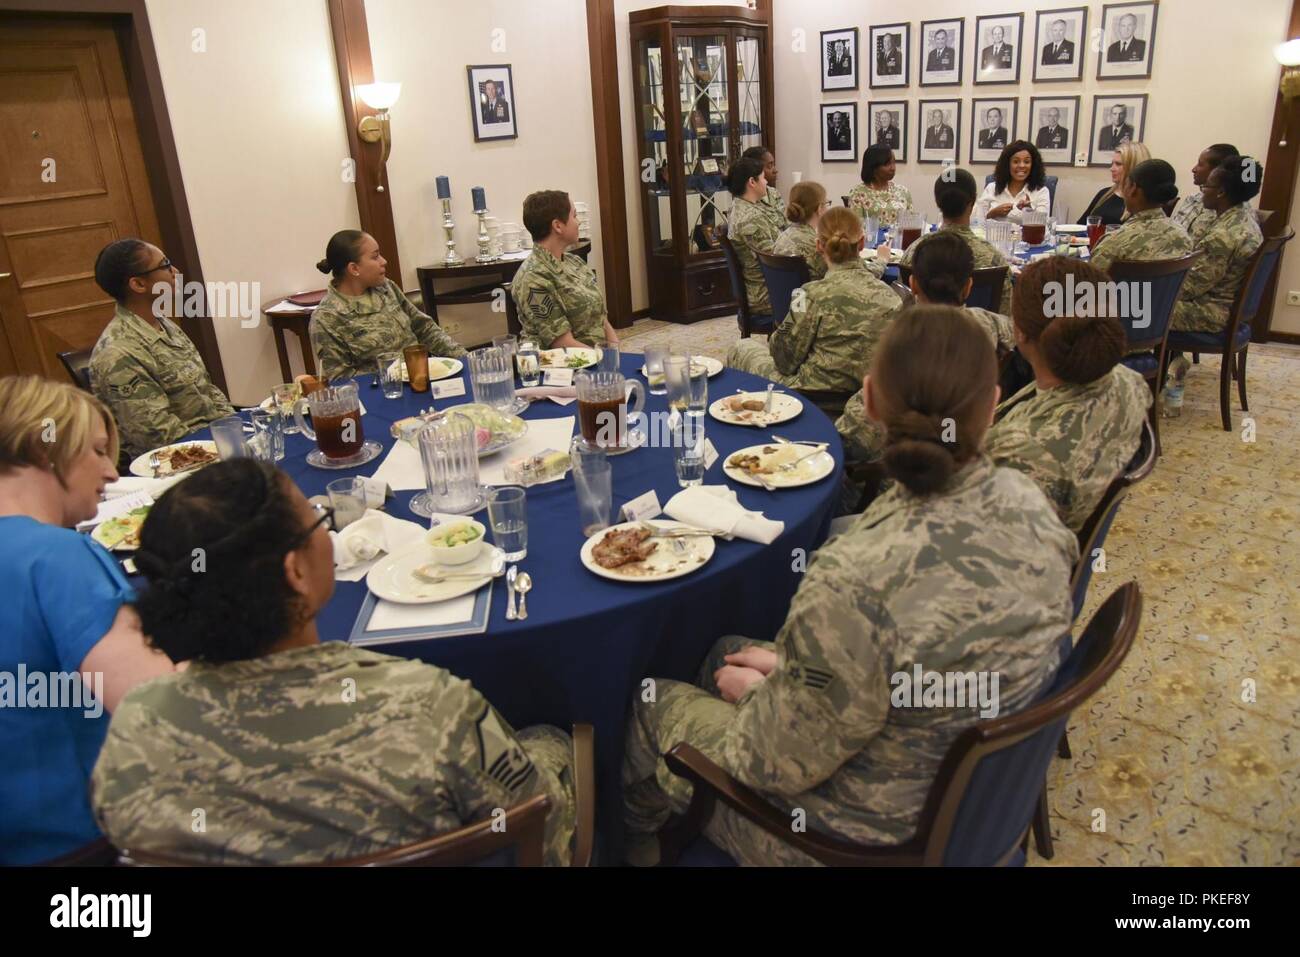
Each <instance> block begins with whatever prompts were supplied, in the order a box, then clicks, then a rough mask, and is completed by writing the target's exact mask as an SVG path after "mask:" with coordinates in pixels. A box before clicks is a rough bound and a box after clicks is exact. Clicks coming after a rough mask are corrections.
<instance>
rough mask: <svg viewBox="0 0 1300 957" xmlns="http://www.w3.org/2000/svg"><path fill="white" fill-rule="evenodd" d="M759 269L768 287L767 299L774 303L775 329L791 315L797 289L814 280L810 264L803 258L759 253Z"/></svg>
mask: <svg viewBox="0 0 1300 957" xmlns="http://www.w3.org/2000/svg"><path fill="white" fill-rule="evenodd" d="M757 255H758V268H759V271H760V272H761V273H762V274H763V282H764V284H765V285H766V286H767V298H768V299H769V300H770V301H771V303H772V323H773V328H775V327H776V326H779V325H780V324H781V323H782V322H784V321H785V320H786V317H787V316H789V315H790V302H791V300H792V299H793V298H794V292H795V290H796V289H799V288H800V287H802V286H804V285H806V284H807V283H808V282H809V280H811V279H812V273H811V272H810V271H809V269H808V263H807V262H806V261H805V260H804V258H803V257H802V256H777V255H775V254H774V253H758V254H757Z"/></svg>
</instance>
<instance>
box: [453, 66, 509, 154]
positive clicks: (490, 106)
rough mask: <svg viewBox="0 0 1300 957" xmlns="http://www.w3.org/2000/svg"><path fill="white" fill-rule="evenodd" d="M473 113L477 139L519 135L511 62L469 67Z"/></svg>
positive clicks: (471, 108) (503, 138)
mask: <svg viewBox="0 0 1300 957" xmlns="http://www.w3.org/2000/svg"><path fill="white" fill-rule="evenodd" d="M465 71H466V72H467V73H468V74H469V112H470V115H471V116H472V117H473V118H474V142H476V143H478V142H482V141H483V140H511V139H514V138H516V137H517V136H518V135H519V127H518V117H517V116H515V107H516V106H517V105H518V104H516V103H515V83H514V76H513V74H512V73H511V72H510V64H509V63H498V64H495V65H492V66H467V67H465Z"/></svg>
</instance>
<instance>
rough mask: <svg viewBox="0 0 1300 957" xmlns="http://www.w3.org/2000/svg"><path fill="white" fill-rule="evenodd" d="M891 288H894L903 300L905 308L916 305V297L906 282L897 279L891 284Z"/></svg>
mask: <svg viewBox="0 0 1300 957" xmlns="http://www.w3.org/2000/svg"><path fill="white" fill-rule="evenodd" d="M889 288H890V289H892V290H894V293H895V295H897V296H898V298H899V299H901V300H902V301H903V308H907V307H908V306H914V305H916V297H915V296H914V295H912V290H911V289H909V288H908V287H907V284H906V283H903V282H899V281H898V280H897V279H895V280H894V281H893V282H891V283H890V284H889Z"/></svg>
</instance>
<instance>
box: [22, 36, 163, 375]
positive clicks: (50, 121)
mask: <svg viewBox="0 0 1300 957" xmlns="http://www.w3.org/2000/svg"><path fill="white" fill-rule="evenodd" d="M126 236H139V237H140V238H142V239H145V240H146V241H148V242H151V243H154V244H159V228H158V216H157V213H156V212H155V209H154V205H153V199H152V195H151V193H150V190H149V180H148V177H147V175H146V172H145V166H144V156H143V152H142V150H141V148H140V138H139V135H138V133H137V130H136V123H135V116H134V113H133V111H132V109H131V101H130V99H129V95H128V91H127V84H126V75H125V71H124V69H123V65H122V54H121V50H120V47H119V45H118V39H117V34H116V32H115V31H114V29H113V27H112V26H111V25H110V24H109V22H108V21H107V20H105V19H97V18H94V17H54V16H51V17H20V16H16V15H6V14H3V13H0V331H2V332H3V336H0V374H3V373H5V372H13V371H17V372H34V373H38V374H41V375H45V376H49V377H50V378H58V379H63V380H66V379H67V373H66V372H65V371H64V370H63V367H62V365H61V363H60V362H59V358H58V353H60V352H66V351H69V350H81V349H90V348H91V347H93V346H94V344H95V341H96V340H97V339H98V338H99V334H100V332H102V331H103V329H104V326H105V325H107V324H108V321H109V320H110V319H111V318H112V317H113V300H112V299H111V298H110V297H109V296H107V295H105V293H104V292H103V290H101V289H100V288H99V287H98V286H97V285H95V257H96V256H97V255H98V253H99V251H100V249H102V248H103V247H104V246H105V245H106V244H107V243H110V242H112V241H113V240H115V239H121V238H123V237H126ZM6 273H7V274H8V275H7V276H5V275H3V274H6Z"/></svg>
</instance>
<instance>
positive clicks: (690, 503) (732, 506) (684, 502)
mask: <svg viewBox="0 0 1300 957" xmlns="http://www.w3.org/2000/svg"><path fill="white" fill-rule="evenodd" d="M664 514H665V515H667V516H668V517H669V518H672V519H676V520H677V521H679V522H681V523H683V524H685V525H693V526H695V527H696V528H713V529H718V530H720V531H722V532H724V533H725V534H724V535H723V536H722V537H723V538H726V539H732V538H743V539H745V540H746V541H749V542H758V543H759V544H761V545H770V544H772V542H774V541H776V539H777V538H778V536H780V534H781V533H782V532H784V531H785V522H777V521H773V520H772V519H770V518H764V517H763V513H762V512H751V511H750V510H749V509H747V508H745V507H743V506H742V505H741V504H740V500H739V499H737V498H736V493H735V492H734V491H732V490H731V489H729V488H728V487H727V486H725V485H696V486H693V487H691V488H688V489H683V490H682V491H680V492H678V493H677V494H676V495H674V496H673V497H672V498H670V499H669V500H668V504H667V505H665V506H664Z"/></svg>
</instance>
